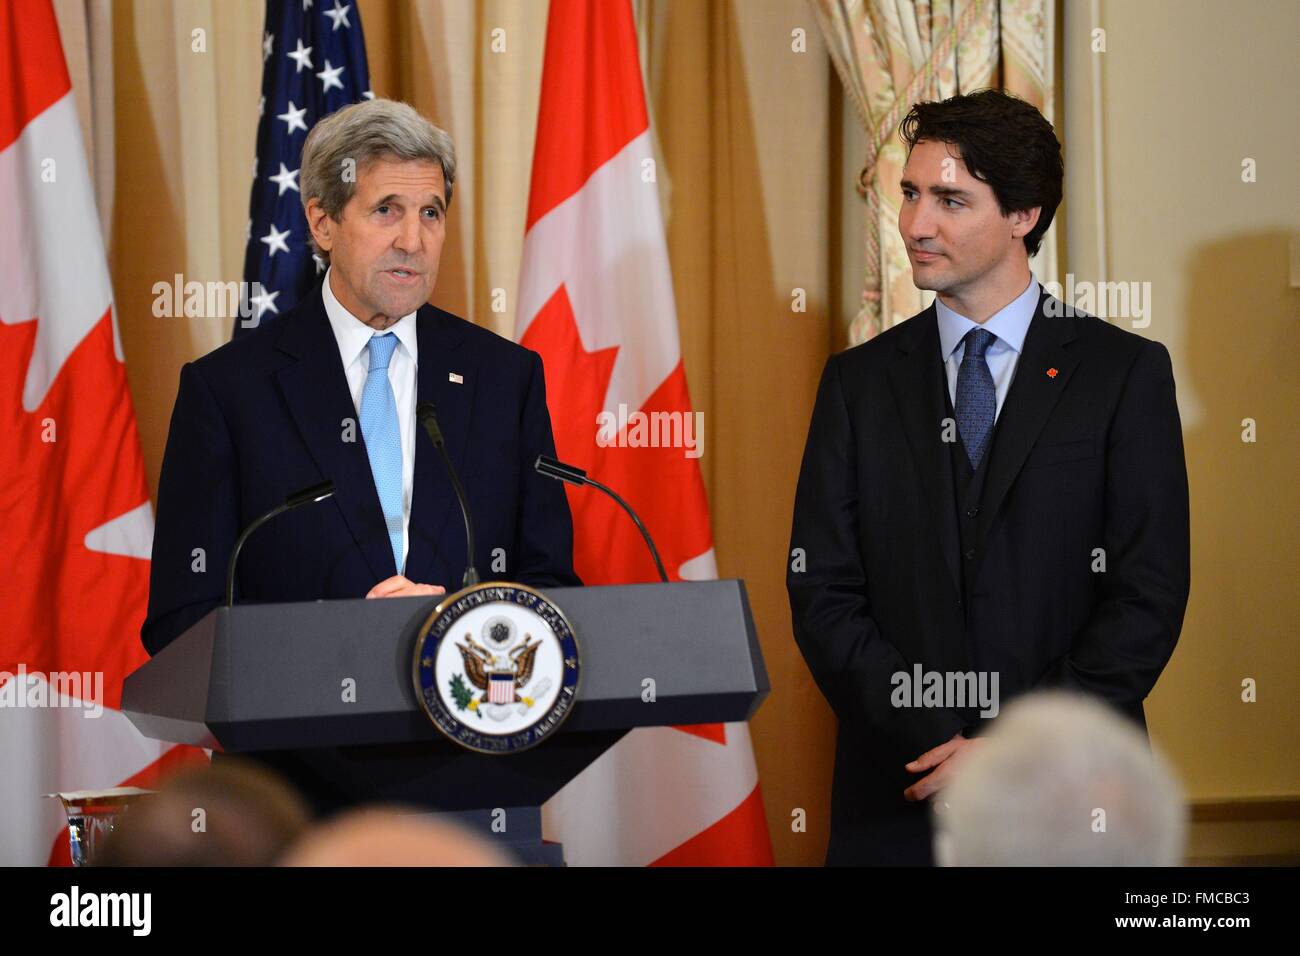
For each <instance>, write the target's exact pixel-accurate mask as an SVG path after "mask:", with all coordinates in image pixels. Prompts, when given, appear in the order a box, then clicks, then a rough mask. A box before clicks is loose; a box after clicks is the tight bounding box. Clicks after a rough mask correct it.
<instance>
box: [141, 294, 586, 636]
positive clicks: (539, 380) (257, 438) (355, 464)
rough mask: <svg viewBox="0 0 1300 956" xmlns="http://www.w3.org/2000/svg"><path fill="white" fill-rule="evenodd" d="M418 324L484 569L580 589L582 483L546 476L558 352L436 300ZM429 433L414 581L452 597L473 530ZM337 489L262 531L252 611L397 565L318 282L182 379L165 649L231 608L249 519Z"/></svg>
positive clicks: (342, 587)
mask: <svg viewBox="0 0 1300 956" xmlns="http://www.w3.org/2000/svg"><path fill="white" fill-rule="evenodd" d="M416 330H417V331H416V334H417V336H418V341H419V370H418V378H417V400H419V401H431V402H433V403H434V404H435V406H436V407H437V414H438V419H439V423H440V425H441V427H442V432H443V435H444V436H445V439H446V447H447V452H448V454H449V455H450V456H451V460H452V462H453V463H454V464H455V466H456V470H457V472H458V473H459V474H460V477H461V481H462V482H463V484H464V486H465V492H466V494H467V496H468V498H469V503H470V507H471V509H472V513H473V517H474V524H475V533H476V540H475V547H476V563H477V564H478V566H479V570H480V572H481V573H483V575H484V577H485V578H487V577H491V578H495V579H501V580H514V581H520V582H523V583H525V584H531V585H534V586H537V587H543V588H546V587H563V586H570V585H578V584H580V583H581V582H580V581H579V580H578V579H577V577H576V576H575V574H574V571H573V563H572V562H573V557H572V555H573V525H572V518H571V516H570V513H569V506H568V501H567V499H566V498H565V493H564V488H563V486H562V485H561V484H560V483H559V482H556V481H554V480H552V479H549V478H545V477H542V476H541V475H538V474H537V473H536V472H535V471H534V470H533V462H534V461H535V460H536V459H537V456H538V455H539V454H546V455H554V454H555V444H554V438H553V437H552V432H551V420H550V415H549V414H548V412H547V408H546V392H545V385H544V381H543V374H542V362H541V358H540V357H539V356H538V355H537V354H536V353H535V352H531V351H529V350H527V349H525V348H522V347H521V346H519V345H516V344H515V343H513V342H510V341H508V340H507V339H504V338H501V337H500V336H498V335H496V334H494V333H492V332H490V331H488V330H486V329H482V328H479V327H478V326H475V325H473V324H472V323H470V322H466V321H465V320H463V319H460V318H458V317H456V316H454V315H451V314H450V313H448V312H444V311H442V310H441V309H437V308H434V307H432V306H428V305H426V306H423V307H421V308H420V310H419V311H418V313H417V316H416ZM452 373H455V374H456V375H457V376H459V377H460V379H462V380H463V381H459V382H456V381H452V380H451V374H452ZM414 437H415V478H414V487H413V489H412V501H411V518H410V533H409V538H408V548H407V550H408V555H409V556H408V559H407V564H406V571H405V574H406V577H408V578H409V579H411V580H412V581H417V582H422V583H427V584H441V585H443V586H445V587H446V588H447V590H448V593H450V592H452V591H455V590H458V589H459V587H460V583H461V578H462V575H463V573H464V570H465V564H466V555H465V551H466V548H465V529H464V522H463V520H462V518H461V514H460V509H459V507H458V506H457V503H456V497H455V493H454V492H453V490H452V486H451V482H450V479H449V478H448V476H447V474H446V471H445V470H444V468H443V465H442V462H441V461H440V460H439V457H438V453H437V450H436V449H435V448H434V447H433V445H432V444H431V443H430V442H429V440H428V438H427V436H425V435H424V434H423V431H422V430H421V429H418V428H417V429H416V432H415V436H414ZM349 439H350V440H349ZM326 479H330V480H332V481H333V482H334V485H335V493H334V496H333V497H332V498H330V499H327V500H325V501H322V502H319V503H317V504H311V505H305V506H303V507H301V508H298V509H296V510H294V511H291V512H288V513H285V514H282V515H280V516H279V517H277V518H275V519H274V520H272V521H270V522H268V523H267V524H266V525H264V526H263V527H261V528H260V529H258V530H257V531H256V532H255V533H254V534H253V535H252V536H250V537H249V539H248V541H247V543H246V544H245V545H244V548H243V551H242V553H241V555H240V559H239V573H238V580H237V584H236V591H235V599H236V601H237V602H240V603H244V602H254V603H257V602H283V601H313V600H317V599H321V598H327V599H328V598H358V597H364V596H365V594H366V592H367V591H369V590H370V589H371V588H372V587H373V586H374V585H375V584H377V583H378V582H379V581H382V580H384V579H385V578H388V577H391V576H392V575H393V574H395V573H396V572H397V569H396V567H395V565H394V562H393V552H392V548H391V545H390V544H389V538H388V533H387V529H386V527H385V524H384V517H383V513H382V511H381V508H380V504H379V496H378V493H377V492H376V491H375V483H374V479H373V477H372V476H371V471H370V461H369V459H368V458H367V455H366V448H365V442H364V440H363V438H362V436H361V429H360V425H359V422H357V410H356V408H355V407H354V406H353V404H352V396H351V392H350V391H349V389H348V383H347V379H346V377H345V375H344V371H343V363H342V360H341V359H340V357H339V349H338V344H337V342H336V340H335V337H334V333H333V330H332V329H331V327H330V324H329V319H328V317H327V316H326V313H325V307H324V304H323V302H322V299H321V289H320V286H319V285H317V286H316V288H315V290H314V291H313V292H312V293H311V294H310V295H309V296H308V297H307V298H306V299H304V300H303V301H302V302H301V303H300V304H299V305H298V306H297V307H296V308H294V309H292V310H291V311H289V312H287V313H285V315H284V316H282V317H281V318H279V319H278V320H276V321H275V322H272V323H268V324H267V325H265V326H263V327H261V328H259V329H257V330H256V331H255V332H253V333H251V334H249V335H247V336H245V337H242V338H239V339H237V340H235V341H233V342H230V343H228V344H226V345H223V346H222V347H221V348H218V349H216V350H215V351H213V352H211V353H210V354H208V355H205V356H203V357H202V358H200V359H198V360H197V361H194V362H191V363H189V364H187V365H186V366H185V367H184V368H183V369H182V370H181V377H180V392H179V394H178V395H177V398H176V407H175V410H174V412H173V413H172V422H171V431H170V433H169V435H168V437H167V450H166V453H165V456H164V458H163V465H162V474H161V478H160V481H159V486H158V507H157V519H156V521H157V523H156V528H155V532H154V544H153V565H152V569H151V572H150V586H149V612H148V616H147V618H146V620H145V622H144V626H143V628H142V629H141V637H142V639H143V641H144V645H145V648H146V649H147V650H148V651H149V653H150V654H156V653H158V651H160V650H161V649H162V648H163V647H164V646H166V645H167V643H168V642H170V641H172V640H173V639H174V638H176V637H177V636H178V635H180V634H181V633H183V632H184V631H185V630H186V629H187V628H188V627H189V626H190V625H192V624H193V623H194V622H195V621H197V620H198V619H199V618H201V617H203V615H205V614H207V613H208V612H209V611H210V610H212V609H213V608H214V607H216V606H217V605H218V604H220V603H221V602H222V601H223V599H224V591H225V576H226V562H227V560H228V559H229V557H230V552H231V549H232V548H233V546H234V543H235V539H236V538H237V537H238V535H239V533H240V531H241V530H242V529H243V528H244V527H245V526H246V525H248V524H249V523H250V522H251V521H253V520H254V519H255V518H257V517H258V516H259V515H261V514H263V513H264V512H266V511H269V510H270V509H271V508H273V507H275V506H276V505H277V504H280V503H281V502H283V501H284V499H285V497H286V496H287V495H289V494H291V493H293V492H295V491H298V490H300V489H302V488H305V487H307V486H309V485H312V484H315V483H317V482H320V481H324V480H326ZM497 549H500V551H498V550H497ZM494 557H495V558H501V557H503V558H504V562H505V569H504V570H500V565H499V564H498V565H497V566H496V568H493V569H492V571H491V574H490V575H489V574H488V573H487V572H488V569H489V568H492V561H493V560H494Z"/></svg>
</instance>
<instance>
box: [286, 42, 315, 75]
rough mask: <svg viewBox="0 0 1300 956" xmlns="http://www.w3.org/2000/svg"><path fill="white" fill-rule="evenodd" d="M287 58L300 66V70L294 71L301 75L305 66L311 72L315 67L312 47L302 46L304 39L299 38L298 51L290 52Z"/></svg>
mask: <svg viewBox="0 0 1300 956" xmlns="http://www.w3.org/2000/svg"><path fill="white" fill-rule="evenodd" d="M287 56H288V57H289V59H291V60H293V62H294V63H297V64H298V68H297V69H296V70H294V71H293V72H294V73H301V72H302V68H303V67H304V66H305V67H306V68H307V69H309V70H310V69H311V68H312V66H313V65H314V64H313V63H312V62H311V47H309V46H303V45H302V37H298V49H296V50H290V51H289V52H288V54H287Z"/></svg>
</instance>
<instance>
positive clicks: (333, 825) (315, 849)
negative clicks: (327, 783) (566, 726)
mask: <svg viewBox="0 0 1300 956" xmlns="http://www.w3.org/2000/svg"><path fill="white" fill-rule="evenodd" d="M281 862H282V864H283V865H284V866H512V865H514V861H513V860H511V859H510V858H509V857H507V856H506V855H505V854H504V853H502V852H500V851H498V850H497V849H496V848H495V847H493V846H492V845H491V844H490V843H488V842H486V841H485V840H484V839H483V838H482V837H479V836H476V835H475V834H473V833H470V832H468V831H467V830H464V829H461V828H460V827H457V826H454V825H452V824H450V823H445V822H442V821H439V820H436V819H434V818H432V817H430V816H429V815H427V814H425V813H419V812H415V811H402V810H396V809H378V808H372V809H361V810H354V811H352V812H350V813H346V814H343V815H341V816H339V817H336V818H334V819H333V820H331V821H329V822H328V823H325V824H322V825H321V826H319V827H314V828H313V829H311V830H309V831H308V832H307V833H305V834H304V835H303V838H302V839H301V840H299V842H298V843H297V845H295V846H294V847H292V848H291V849H290V850H289V852H288V853H287V854H286V855H285V856H284V858H283V860H282V861H281Z"/></svg>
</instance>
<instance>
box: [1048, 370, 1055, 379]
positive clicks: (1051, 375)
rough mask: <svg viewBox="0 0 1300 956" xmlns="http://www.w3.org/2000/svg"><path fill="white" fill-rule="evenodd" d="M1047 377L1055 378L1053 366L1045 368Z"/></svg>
mask: <svg viewBox="0 0 1300 956" xmlns="http://www.w3.org/2000/svg"><path fill="white" fill-rule="evenodd" d="M1047 377H1048V378H1056V369H1054V368H1049V369H1048V370H1047Z"/></svg>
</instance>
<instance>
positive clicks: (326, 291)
mask: <svg viewBox="0 0 1300 956" xmlns="http://www.w3.org/2000/svg"><path fill="white" fill-rule="evenodd" d="M331 271H332V267H331V268H330V269H326V270H325V280H324V282H323V283H322V284H321V299H322V300H324V302H325V314H326V315H327V316H329V320H330V328H332V329H333V330H334V338H335V339H336V340H337V341H338V343H339V355H340V356H341V357H342V359H343V367H344V368H347V367H348V366H350V365H351V364H352V363H353V362H355V361H356V360H357V356H359V355H360V354H361V353H362V352H363V351H365V349H366V347H367V346H369V345H370V339H371V338H372V337H374V336H376V335H383V334H384V332H392V333H393V334H394V335H396V336H397V341H398V344H400V345H401V347H402V348H403V349H405V350H406V352H407V353H408V354H409V355H410V356H411V359H412V361H415V360H416V359H417V358H418V355H419V352H418V349H419V345H418V336H417V335H416V333H415V313H414V312H411V313H409V314H407V315H404V316H402V317H401V318H400V319H398V320H397V321H396V322H394V323H393V324H392V325H390V326H389V327H388V328H386V329H384V332H380V331H379V330H378V329H372V328H371V327H370V326H368V325H366V323H364V322H362V321H361V320H360V319H358V318H357V317H356V316H355V315H353V314H352V313H351V312H349V311H348V310H347V309H346V308H345V307H344V305H343V303H342V302H340V301H339V300H338V297H337V296H335V295H334V290H333V289H332V288H330V272H331Z"/></svg>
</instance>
